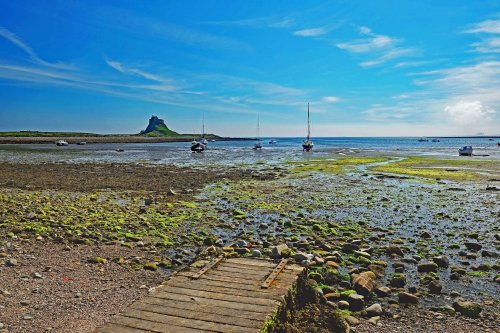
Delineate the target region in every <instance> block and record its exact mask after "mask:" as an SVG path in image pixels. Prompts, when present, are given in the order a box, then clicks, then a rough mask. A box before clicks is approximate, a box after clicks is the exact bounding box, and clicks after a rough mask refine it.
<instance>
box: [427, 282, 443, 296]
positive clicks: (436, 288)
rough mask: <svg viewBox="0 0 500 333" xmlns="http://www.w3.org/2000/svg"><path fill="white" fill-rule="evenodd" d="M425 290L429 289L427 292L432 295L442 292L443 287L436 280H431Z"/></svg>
mask: <svg viewBox="0 0 500 333" xmlns="http://www.w3.org/2000/svg"><path fill="white" fill-rule="evenodd" d="M427 288H429V291H430V292H431V293H433V294H440V293H441V290H443V285H442V284H441V282H439V281H438V280H432V281H431V282H429V284H428V285H427Z"/></svg>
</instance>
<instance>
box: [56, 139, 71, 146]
mask: <svg viewBox="0 0 500 333" xmlns="http://www.w3.org/2000/svg"><path fill="white" fill-rule="evenodd" d="M68 145H69V143H68V142H67V141H64V140H58V141H56V146H58V147H64V146H68Z"/></svg>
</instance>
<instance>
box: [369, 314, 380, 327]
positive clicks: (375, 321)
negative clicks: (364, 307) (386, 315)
mask: <svg viewBox="0 0 500 333" xmlns="http://www.w3.org/2000/svg"><path fill="white" fill-rule="evenodd" d="M379 321H380V316H375V317H371V318H370V319H368V322H369V323H370V324H373V325H377V324H378V322H379Z"/></svg>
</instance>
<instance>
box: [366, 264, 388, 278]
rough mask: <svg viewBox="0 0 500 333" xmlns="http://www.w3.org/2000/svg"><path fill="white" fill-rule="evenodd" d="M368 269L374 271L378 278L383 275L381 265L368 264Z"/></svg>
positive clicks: (383, 268) (383, 269)
mask: <svg viewBox="0 0 500 333" xmlns="http://www.w3.org/2000/svg"><path fill="white" fill-rule="evenodd" d="M368 269H369V270H370V271H372V272H373V273H375V275H376V276H377V277H378V278H382V277H384V275H385V267H384V266H382V265H376V264H371V265H368Z"/></svg>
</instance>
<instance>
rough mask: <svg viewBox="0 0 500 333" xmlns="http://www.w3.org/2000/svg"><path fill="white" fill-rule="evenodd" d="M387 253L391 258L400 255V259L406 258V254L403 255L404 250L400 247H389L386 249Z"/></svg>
mask: <svg viewBox="0 0 500 333" xmlns="http://www.w3.org/2000/svg"><path fill="white" fill-rule="evenodd" d="M385 253H386V254H387V255H388V256H390V255H393V254H395V255H398V256H400V257H403V256H404V253H403V250H401V248H400V247H399V246H396V245H389V246H388V247H387V248H386V249H385Z"/></svg>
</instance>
